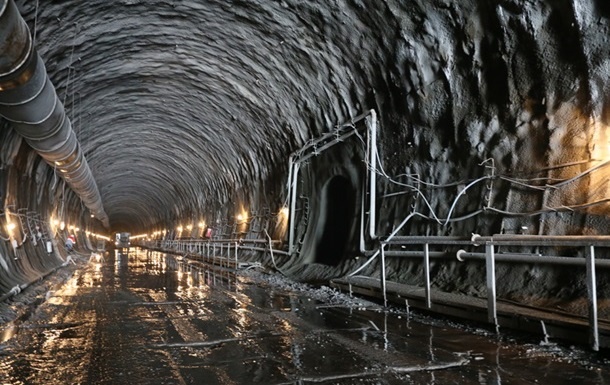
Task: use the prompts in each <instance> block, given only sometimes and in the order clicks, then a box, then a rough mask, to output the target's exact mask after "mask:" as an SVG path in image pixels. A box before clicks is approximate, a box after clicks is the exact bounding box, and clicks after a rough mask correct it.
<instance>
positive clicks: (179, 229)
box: [176, 226, 184, 233]
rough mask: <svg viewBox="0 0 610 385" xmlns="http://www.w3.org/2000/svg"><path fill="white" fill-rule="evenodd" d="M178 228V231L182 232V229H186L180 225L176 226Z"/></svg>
mask: <svg viewBox="0 0 610 385" xmlns="http://www.w3.org/2000/svg"><path fill="white" fill-rule="evenodd" d="M176 230H178V232H179V233H181V232H182V230H184V229H183V228H182V226H178V227H177V228H176Z"/></svg>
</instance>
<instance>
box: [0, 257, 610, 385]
mask: <svg viewBox="0 0 610 385" xmlns="http://www.w3.org/2000/svg"><path fill="white" fill-rule="evenodd" d="M184 270H186V268H185V265H184V264H182V263H181V261H180V260H179V259H178V260H177V259H176V258H174V257H172V256H166V255H164V254H160V253H150V252H146V251H132V252H131V253H130V254H129V255H128V256H125V255H122V256H121V255H118V256H115V257H106V260H105V261H98V262H96V261H93V262H91V263H90V264H89V265H88V267H87V268H86V269H84V270H81V271H78V272H77V273H76V274H75V275H74V277H73V278H72V279H71V280H70V281H68V282H67V283H66V284H65V285H64V286H63V287H62V289H61V290H58V291H55V292H50V293H48V294H47V297H48V298H47V301H46V302H45V303H44V304H43V305H41V306H40V307H39V308H38V309H37V310H36V311H35V312H34V314H33V315H32V316H31V317H30V319H29V320H27V321H25V322H22V323H20V324H13V325H3V326H2V328H1V330H0V342H1V344H0V384H50V385H53V384H206V385H212V384H266V385H274V384H317V383H322V384H485V385H488V384H497V385H499V384H570V385H573V384H607V383H610V369H608V365H607V364H608V362H607V361H606V362H604V360H603V359H600V358H599V356H597V359H596V360H595V362H592V361H591V360H589V359H590V358H591V357H590V356H589V355H588V353H586V352H582V351H577V350H575V351H571V350H570V349H563V350H562V351H560V349H559V348H557V347H556V346H553V345H546V346H540V345H539V344H532V345H520V344H517V343H515V342H512V341H510V340H506V339H504V340H503V341H500V340H498V339H497V338H496V337H495V336H493V335H486V334H485V333H483V332H478V333H477V332H475V333H467V332H464V330H461V329H460V328H457V327H454V326H451V325H450V324H448V323H446V322H432V321H430V322H426V321H425V320H426V319H425V318H421V317H420V321H424V322H423V323H422V322H419V321H415V320H414V319H413V317H409V316H408V315H407V314H405V313H403V314H401V313H399V312H390V313H387V312H382V311H381V309H379V308H377V307H376V306H375V305H372V304H368V303H358V301H354V300H350V299H349V298H345V297H344V296H342V295H338V294H337V293H335V292H333V291H332V290H330V289H328V288H322V289H318V290H302V287H303V286H302V285H291V284H286V281H282V280H279V279H277V278H272V279H269V280H268V282H266V283H265V282H260V280H259V279H257V277H260V275H254V276H247V275H246V276H237V277H236V276H235V275H233V274H231V273H230V272H220V271H218V270H209V271H191V272H189V271H184ZM276 281H277V282H280V281H282V282H284V283H283V284H280V285H277V284H274V283H277V282H276Z"/></svg>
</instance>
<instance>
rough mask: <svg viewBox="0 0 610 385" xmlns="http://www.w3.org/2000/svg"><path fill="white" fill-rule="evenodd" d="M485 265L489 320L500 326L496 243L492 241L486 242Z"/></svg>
mask: <svg viewBox="0 0 610 385" xmlns="http://www.w3.org/2000/svg"><path fill="white" fill-rule="evenodd" d="M485 267H486V276H487V320H488V321H489V322H490V323H493V324H494V325H495V326H496V327H497V326H498V316H497V312H496V260H495V253H494V245H493V244H492V243H491V242H487V243H486V244H485Z"/></svg>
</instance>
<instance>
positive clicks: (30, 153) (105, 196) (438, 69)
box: [0, 0, 610, 318]
mask: <svg viewBox="0 0 610 385" xmlns="http://www.w3.org/2000/svg"><path fill="white" fill-rule="evenodd" d="M609 29H610V10H609V6H608V5H607V2H606V1H604V0H535V1H530V0H493V1H491V0H490V1H483V0H463V1H447V0H413V1H402V0H337V1H327V0H312V1H300V0H273V1H271V0H270V1H255V0H206V1H193V0H150V1H140V0H114V1H108V0H88V1H86V2H84V1H76V0H56V1H52V2H45V1H41V2H38V1H26V0H0V52H1V56H0V116H1V117H0V210H2V211H1V213H0V215H1V216H0V225H1V229H0V237H1V239H0V265H1V266H0V272H2V274H0V296H4V295H8V294H9V293H11V290H13V288H15V287H16V286H18V285H20V284H23V283H25V282H29V281H31V280H33V279H36V278H38V277H40V276H41V274H45V273H46V272H48V271H50V270H52V269H54V268H56V267H57V266H59V265H61V264H62V263H63V262H64V260H65V256H66V250H65V248H64V244H65V241H66V239H67V237H68V236H70V235H74V236H75V237H76V240H77V242H76V244H77V247H78V248H79V249H80V250H82V251H86V250H93V249H95V248H96V247H97V246H96V245H97V244H98V241H103V240H105V241H106V242H107V243H108V244H111V243H112V242H114V234H115V233H118V232H130V233H131V234H132V235H133V236H135V237H134V242H135V241H140V242H166V241H178V240H193V241H196V240H201V241H209V240H232V241H238V242H246V241H248V240H249V241H252V242H253V244H254V245H257V244H256V243H254V241H256V242H260V245H264V246H260V247H259V250H257V247H252V248H251V249H250V250H248V251H247V252H245V255H244V258H246V259H248V260H251V261H259V262H260V263H262V264H264V265H265V266H270V267H273V266H275V267H276V268H277V269H278V270H281V271H283V272H284V273H285V274H287V275H289V276H290V277H291V278H293V279H295V280H298V281H328V280H330V279H333V278H340V277H345V276H347V275H348V274H350V273H353V272H355V271H358V272H359V273H358V274H362V275H367V276H370V277H376V278H379V277H380V276H381V275H382V274H383V277H384V279H385V278H386V276H387V279H388V280H391V281H394V282H397V283H400V284H405V285H415V286H422V285H425V284H426V282H425V280H424V278H423V275H422V274H423V273H424V272H425V268H424V264H423V260H422V259H421V257H417V258H414V257H413V256H414V255H416V254H414V253H422V250H423V248H422V247H423V246H422V243H421V237H429V239H430V241H429V243H426V244H425V245H426V246H425V247H426V250H428V247H429V250H430V253H432V254H430V255H432V256H436V255H439V256H440V257H439V259H434V261H433V262H432V265H431V270H430V274H431V276H430V281H431V283H430V284H431V285H432V287H433V288H435V289H438V290H441V291H445V292H451V293H460V294H466V295H471V296H474V297H480V298H485V297H486V295H487V288H486V282H485V274H486V270H485V265H484V264H481V263H476V262H472V261H466V262H460V261H458V259H457V258H455V256H456V253H457V252H458V250H460V249H464V252H466V253H472V254H473V255H475V254H477V253H478V254H484V253H485V245H486V242H487V244H489V243H490V242H491V243H493V242H496V241H495V240H494V239H496V240H501V241H498V242H505V243H497V245H498V246H496V249H495V252H496V253H497V254H498V255H500V254H502V253H505V254H510V255H517V254H518V255H529V256H532V257H541V256H553V257H565V258H578V259H580V260H581V261H582V266H584V263H585V262H584V261H585V257H587V255H589V254H588V253H590V250H592V249H589V248H588V247H589V246H587V245H594V246H595V257H596V258H597V259H599V260H605V259H608V258H610V254H608V247H609V246H610V241H608V239H606V238H604V237H605V236H607V235H608V234H609V232H610V195H609V191H610V185H609V182H608V181H609V180H610V167H609V166H610V131H609V128H608V127H609V124H610V100H608V101H607V99H609V98H610V87H609V85H610V80H609V79H610V45H609V44H608V36H609ZM473 235H475V237H476V235H480V236H481V237H496V238H493V239H492V238H489V239H488V238H485V239H486V241H483V242H482V243H479V242H474V241H472V242H470V240H471V239H473V240H474V239H475V238H473ZM497 236H500V238H497ZM501 237H505V238H501ZM511 237H522V238H511ZM523 237H530V238H523ZM570 237H588V238H587V239H588V240H586V241H585V240H583V239H584V238H583V239H581V238H579V240H578V242H580V243H578V242H577V243H573V244H571V243H569V241H570V240H573V239H576V238H570ZM481 239H483V238H481ZM458 240H459V241H458ZM535 240H536V241H537V242H538V243H537V244H536V243H535ZM462 241H463V242H465V243H459V242H462ZM418 242H419V243H418ZM435 242H436V243H435ZM443 242H449V243H443ZM510 242H512V243H510ZM271 244H273V247H274V248H275V250H277V253H276V254H275V255H272V257H273V258H274V259H273V260H271V259H270V257H269V253H268V251H265V249H264V248H265V247H267V245H271ZM268 248H269V249H271V246H268ZM261 250H262V251H261ZM427 252H428V251H426V253H427ZM409 253H411V254H409ZM435 253H436V254H435ZM382 254H383V255H384V258H385V260H386V261H387V262H384V266H383V269H382V267H380V265H379V263H378V259H379V258H381V255H382ZM478 254H477V255H478ZM417 255H420V254H417ZM464 255H466V254H464ZM443 256H449V257H448V258H445V259H442V258H441V257H443ZM371 257H372V259H373V260H374V261H375V262H374V263H370V264H368V265H365V261H367V260H369V258H371ZM475 257H476V255H475V256H473V257H472V258H473V260H474V258H475ZM375 258H377V260H376V259H375ZM498 258H500V257H498ZM504 258H510V257H509V256H508V255H507V256H504ZM498 261H499V262H498V263H497V265H496V270H495V276H496V280H497V295H498V297H499V298H503V299H506V300H509V301H516V302H520V303H525V304H528V305H531V306H551V307H553V306H555V307H559V306H560V307H561V308H562V309H565V311H566V312H570V313H573V314H580V315H583V316H586V314H588V307H587V301H586V298H587V278H586V277H587V276H586V274H587V270H586V269H585V268H578V269H577V270H574V271H572V270H568V269H569V268H566V267H565V266H556V265H552V264H544V262H543V264H542V265H532V264H530V263H511V262H501V260H500V259H498ZM593 263H595V262H593ZM600 263H605V262H604V261H601V262H600ZM385 264H387V267H386V265H385ZM600 266H601V265H600ZM606 272H607V270H604V269H603V268H600V269H599V270H598V276H597V283H596V287H597V295H598V298H599V304H600V308H599V316H600V317H606V318H608V317H610V302H609V301H608V298H610V279H608V275H607V274H606Z"/></svg>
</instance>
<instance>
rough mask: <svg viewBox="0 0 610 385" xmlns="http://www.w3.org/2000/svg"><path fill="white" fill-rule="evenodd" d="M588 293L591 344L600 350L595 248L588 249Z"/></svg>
mask: <svg viewBox="0 0 610 385" xmlns="http://www.w3.org/2000/svg"><path fill="white" fill-rule="evenodd" d="M585 258H586V259H587V260H586V264H587V293H588V299H589V332H590V335H589V342H590V343H591V349H593V350H594V351H598V350H599V329H598V325H597V282H596V277H595V246H593V245H590V246H588V247H587V252H586V256H585Z"/></svg>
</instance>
